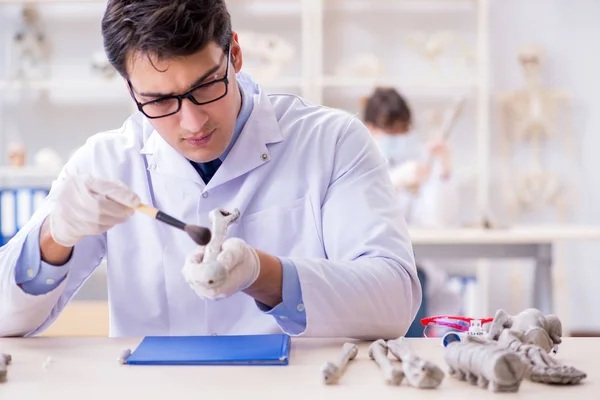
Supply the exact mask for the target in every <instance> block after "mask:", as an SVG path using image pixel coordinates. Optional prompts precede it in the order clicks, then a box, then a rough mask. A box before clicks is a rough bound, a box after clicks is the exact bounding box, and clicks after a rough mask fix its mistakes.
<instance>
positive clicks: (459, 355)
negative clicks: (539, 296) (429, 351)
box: [444, 336, 527, 392]
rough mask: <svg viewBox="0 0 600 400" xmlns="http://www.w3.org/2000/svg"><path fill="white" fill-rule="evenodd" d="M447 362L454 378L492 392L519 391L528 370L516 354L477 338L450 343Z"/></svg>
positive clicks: (469, 337)
mask: <svg viewBox="0 0 600 400" xmlns="http://www.w3.org/2000/svg"><path fill="white" fill-rule="evenodd" d="M444 359H445V361H446V363H447V364H448V366H449V373H450V376H452V377H454V378H456V379H459V380H466V381H468V382H469V383H471V384H473V385H477V386H479V387H481V388H487V389H488V390H489V391H492V392H517V391H518V390H519V386H520V385H521V382H522V380H523V377H524V375H525V371H526V368H527V367H526V365H525V364H524V363H523V361H522V360H521V358H520V357H519V355H517V354H516V353H515V352H513V351H511V350H508V349H503V348H501V347H500V346H498V345H495V344H488V342H486V341H485V340H482V339H480V338H478V337H475V336H466V337H465V339H464V340H463V341H456V342H451V343H450V344H448V346H447V347H446V351H445V353H444Z"/></svg>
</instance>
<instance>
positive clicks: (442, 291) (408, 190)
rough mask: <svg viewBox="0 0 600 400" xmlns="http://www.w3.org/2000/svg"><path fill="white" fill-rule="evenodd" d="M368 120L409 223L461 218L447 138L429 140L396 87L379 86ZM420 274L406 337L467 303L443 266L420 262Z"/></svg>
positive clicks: (437, 224) (367, 110)
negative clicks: (420, 293) (427, 320)
mask: <svg viewBox="0 0 600 400" xmlns="http://www.w3.org/2000/svg"><path fill="white" fill-rule="evenodd" d="M363 121H364V123H365V125H366V126H367V128H368V129H369V131H370V132H371V134H372V135H373V137H374V138H375V140H376V142H377V144H378V146H379V148H380V150H381V152H382V154H383V155H384V157H385V158H386V159H387V160H388V171H389V173H390V178H391V180H392V183H393V185H394V188H395V189H396V191H397V192H398V201H399V202H401V203H402V205H403V210H404V213H405V215H404V216H405V219H406V220H407V223H408V224H409V225H411V226H417V227H423V226H425V227H442V226H444V225H445V224H447V223H448V221H450V219H451V218H452V217H455V216H456V208H455V207H452V206H451V207H448V204H449V202H451V200H450V199H451V198H456V192H455V187H454V186H453V185H452V182H451V179H450V178H451V175H452V169H451V168H452V163H451V153H450V149H449V146H448V145H447V143H445V142H444V141H442V140H433V141H430V142H428V143H424V142H423V140H422V139H421V138H420V137H419V134H418V132H416V131H415V129H414V127H413V125H414V124H413V113H412V111H411V108H410V107H409V105H408V103H407V101H406V99H404V97H402V95H401V94H400V93H399V92H398V91H397V90H396V89H394V88H391V87H377V88H375V89H374V91H373V93H372V94H371V95H370V96H369V97H368V98H367V99H366V101H365V103H364V115H363ZM454 204H456V202H454ZM448 214H451V215H448ZM417 273H418V276H419V279H420V280H421V286H422V289H423V301H422V303H421V308H420V309H419V311H418V313H417V317H416V318H415V321H414V322H413V324H412V325H411V327H410V329H409V331H408V332H407V335H406V336H413V337H414V336H422V332H423V327H422V326H421V325H420V323H419V320H420V319H421V318H423V317H425V316H428V315H440V314H445V315H450V314H452V315H453V314H457V313H458V312H459V311H460V306H461V304H460V303H461V299H460V296H459V295H458V294H456V293H454V292H453V291H451V290H450V289H449V287H448V276H447V274H446V273H445V272H444V271H443V270H441V269H440V268H437V267H436V266H434V265H433V264H431V263H429V262H426V261H423V260H417Z"/></svg>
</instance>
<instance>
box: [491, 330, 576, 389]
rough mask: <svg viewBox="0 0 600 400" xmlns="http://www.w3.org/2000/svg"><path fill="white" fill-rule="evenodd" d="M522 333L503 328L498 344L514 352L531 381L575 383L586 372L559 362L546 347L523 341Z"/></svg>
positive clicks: (526, 377) (526, 376)
mask: <svg viewBox="0 0 600 400" xmlns="http://www.w3.org/2000/svg"><path fill="white" fill-rule="evenodd" d="M522 337H523V334H522V333H521V332H517V331H511V330H509V329H505V330H504V331H502V333H501V334H500V337H499V338H498V346H499V347H501V348H504V349H507V350H511V351H513V352H515V353H516V354H517V355H519V357H521V360H522V361H523V363H524V364H525V365H526V366H527V370H526V372H525V379H528V380H530V381H532V382H539V383H548V384H562V385H570V384H577V383H579V382H581V381H582V380H583V379H585V378H586V377H587V374H586V373H585V372H583V371H580V370H578V369H577V368H574V367H570V366H567V365H562V364H560V363H559V362H558V361H557V360H556V358H554V357H553V356H551V355H549V354H548V353H547V352H546V349H543V348H541V347H539V346H536V345H533V344H527V343H524V342H523V340H522Z"/></svg>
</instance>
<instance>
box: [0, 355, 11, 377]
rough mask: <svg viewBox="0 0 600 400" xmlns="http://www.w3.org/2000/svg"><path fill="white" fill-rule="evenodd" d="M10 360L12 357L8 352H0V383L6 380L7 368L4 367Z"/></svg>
mask: <svg viewBox="0 0 600 400" xmlns="http://www.w3.org/2000/svg"><path fill="white" fill-rule="evenodd" d="M11 361H12V357H11V355H10V354H3V353H0V383H1V382H5V381H6V376H7V374H8V369H7V368H6V367H7V366H8V364H10V363H11Z"/></svg>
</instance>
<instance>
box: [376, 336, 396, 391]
mask: <svg viewBox="0 0 600 400" xmlns="http://www.w3.org/2000/svg"><path fill="white" fill-rule="evenodd" d="M369 358H371V360H374V361H375V362H376V363H377V365H378V366H379V368H380V369H381V372H382V374H383V380H384V381H385V383H387V384H388V385H393V386H399V385H400V384H401V383H402V379H404V372H402V370H401V369H399V368H396V367H395V366H394V364H393V363H392V360H391V359H390V358H388V347H387V344H386V342H385V340H383V339H379V340H376V341H374V342H373V343H371V346H369Z"/></svg>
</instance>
